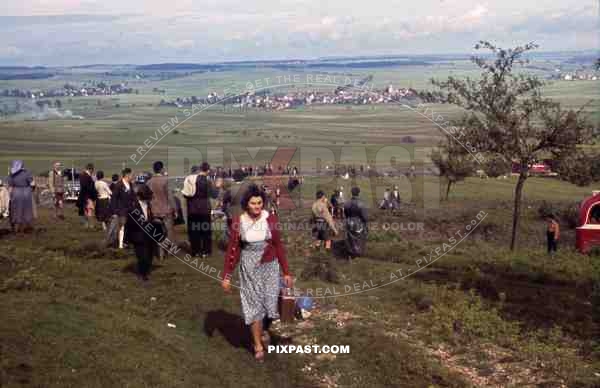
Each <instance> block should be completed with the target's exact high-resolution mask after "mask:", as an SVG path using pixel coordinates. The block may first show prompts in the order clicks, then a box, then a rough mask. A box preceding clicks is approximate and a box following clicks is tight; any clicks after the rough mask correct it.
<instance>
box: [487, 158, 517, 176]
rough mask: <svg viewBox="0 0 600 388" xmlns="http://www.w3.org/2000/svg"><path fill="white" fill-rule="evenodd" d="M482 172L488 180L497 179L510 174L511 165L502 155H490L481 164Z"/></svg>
mask: <svg viewBox="0 0 600 388" xmlns="http://www.w3.org/2000/svg"><path fill="white" fill-rule="evenodd" d="M483 171H485V174H486V175H487V176H488V177H490V178H498V177H499V176H502V175H507V174H510V173H511V171H512V163H511V162H510V161H509V160H506V159H505V158H504V156H502V155H492V156H491V157H490V158H488V159H487V160H486V161H485V163H484V164H483Z"/></svg>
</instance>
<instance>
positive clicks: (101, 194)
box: [94, 180, 112, 199]
mask: <svg viewBox="0 0 600 388" xmlns="http://www.w3.org/2000/svg"><path fill="white" fill-rule="evenodd" d="M94 186H95V187H96V191H97V192H98V199H109V198H110V197H111V196H112V192H111V191H110V188H109V187H108V183H106V182H105V181H103V180H97V181H96V183H94Z"/></svg>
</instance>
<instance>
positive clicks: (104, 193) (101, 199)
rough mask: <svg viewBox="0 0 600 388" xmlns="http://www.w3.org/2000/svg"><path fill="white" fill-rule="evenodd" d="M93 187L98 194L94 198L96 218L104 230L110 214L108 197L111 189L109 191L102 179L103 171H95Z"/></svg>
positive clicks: (110, 194)
mask: <svg viewBox="0 0 600 388" xmlns="http://www.w3.org/2000/svg"><path fill="white" fill-rule="evenodd" d="M94 187H95V188H96V193H97V196H98V198H97V200H96V219H97V220H98V222H100V223H101V224H102V230H104V231H106V229H107V223H108V222H109V221H110V217H111V215H112V214H111V211H110V197H111V196H112V191H110V187H109V186H108V183H106V182H105V181H104V172H103V171H98V172H97V173H96V183H95V185H94Z"/></svg>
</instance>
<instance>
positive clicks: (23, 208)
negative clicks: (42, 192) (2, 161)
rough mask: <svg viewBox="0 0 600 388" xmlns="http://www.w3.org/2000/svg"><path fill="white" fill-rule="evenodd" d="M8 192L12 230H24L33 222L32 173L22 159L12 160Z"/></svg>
mask: <svg viewBox="0 0 600 388" xmlns="http://www.w3.org/2000/svg"><path fill="white" fill-rule="evenodd" d="M7 183H8V188H9V190H8V191H9V192H10V201H9V207H10V211H9V217H10V223H11V225H12V228H13V231H14V232H16V233H20V232H26V231H28V230H30V229H31V227H32V224H33V194H32V193H33V191H32V184H33V175H32V174H31V172H30V171H29V170H26V169H25V167H24V165H23V161H22V160H13V161H12V163H11V165H10V176H9V177H8V180H7Z"/></svg>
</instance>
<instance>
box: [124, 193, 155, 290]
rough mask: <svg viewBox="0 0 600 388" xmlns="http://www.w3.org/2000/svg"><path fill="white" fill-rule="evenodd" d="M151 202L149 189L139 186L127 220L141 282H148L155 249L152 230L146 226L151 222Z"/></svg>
mask: <svg viewBox="0 0 600 388" xmlns="http://www.w3.org/2000/svg"><path fill="white" fill-rule="evenodd" d="M151 200H152V191H151V190H150V188H149V187H148V186H146V185H140V186H139V187H138V190H137V201H136V203H135V208H134V209H133V211H131V213H130V214H129V217H128V218H127V223H128V225H127V226H128V228H127V229H128V233H129V241H130V242H131V243H133V245H134V250H135V256H136V257H137V261H138V263H137V266H138V276H139V277H140V278H141V279H142V280H143V281H147V280H148V274H149V273H150V269H151V268H152V259H153V256H154V251H155V249H156V242H155V240H154V238H153V237H152V234H153V228H151V227H149V226H148V224H149V223H151V222H152V210H151V208H150V201H151Z"/></svg>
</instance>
